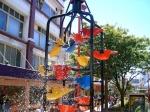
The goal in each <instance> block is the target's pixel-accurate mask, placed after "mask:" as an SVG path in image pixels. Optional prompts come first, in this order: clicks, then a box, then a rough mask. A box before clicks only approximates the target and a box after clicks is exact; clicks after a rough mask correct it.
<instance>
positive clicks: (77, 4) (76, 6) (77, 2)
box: [43, 0, 103, 112]
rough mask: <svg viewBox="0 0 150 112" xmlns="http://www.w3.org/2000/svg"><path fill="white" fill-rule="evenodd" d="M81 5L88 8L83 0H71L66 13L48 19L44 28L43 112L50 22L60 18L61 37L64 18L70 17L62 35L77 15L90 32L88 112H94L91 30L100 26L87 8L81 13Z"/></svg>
mask: <svg viewBox="0 0 150 112" xmlns="http://www.w3.org/2000/svg"><path fill="white" fill-rule="evenodd" d="M82 3H85V4H86V7H88V6H87V3H86V1H85V0H71V2H70V3H69V5H68V8H67V11H66V13H65V14H61V15H57V16H53V17H51V18H49V19H48V22H47V28H46V45H45V68H46V71H45V77H44V79H43V83H44V86H43V109H44V111H46V103H47V98H46V94H47V90H46V85H47V81H48V76H47V72H48V69H49V66H48V46H49V41H50V40H49V30H50V22H51V21H52V20H53V19H56V18H62V21H61V24H60V36H61V35H62V32H61V30H62V26H63V22H64V20H65V17H66V16H71V20H70V22H69V23H68V25H67V27H66V28H65V31H64V34H65V35H66V32H67V31H69V30H70V31H71V25H72V22H73V21H74V19H75V18H76V16H77V14H79V16H80V19H83V20H85V21H87V22H89V23H90V31H91V35H90V40H89V44H90V55H91V58H90V69H89V70H90V75H91V79H90V112H93V110H94V105H93V100H94V99H93V96H94V89H93V68H94V64H93V61H94V60H93V29H94V26H96V27H98V28H100V26H98V25H97V24H95V22H94V18H93V15H92V14H91V13H90V10H89V8H88V11H89V12H83V11H82V10H81V4H82ZM70 4H72V10H71V11H69V12H68V9H69V6H70ZM87 16H89V17H90V19H88V18H87ZM64 40H65V39H64ZM102 69H103V68H102Z"/></svg>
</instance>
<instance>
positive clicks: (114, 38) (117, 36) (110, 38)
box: [104, 25, 150, 107]
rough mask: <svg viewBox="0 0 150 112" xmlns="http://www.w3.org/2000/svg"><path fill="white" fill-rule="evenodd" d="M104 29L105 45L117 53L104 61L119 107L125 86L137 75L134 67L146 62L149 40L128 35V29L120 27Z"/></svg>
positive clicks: (122, 100) (127, 86) (124, 93)
mask: <svg viewBox="0 0 150 112" xmlns="http://www.w3.org/2000/svg"><path fill="white" fill-rule="evenodd" d="M104 29H105V32H106V33H105V34H106V35H105V47H106V48H107V49H111V50H116V51H118V53H119V54H118V55H117V56H114V57H112V58H110V60H108V61H107V62H106V73H107V74H111V75H112V81H113V84H114V85H115V86H116V87H117V89H118V91H119V93H120V97H121V107H124V96H125V95H126V91H127V88H129V86H130V82H131V81H132V79H134V78H135V77H136V76H137V75H138V74H134V70H135V69H134V68H139V67H142V66H143V62H144V63H147V62H148V61H147V60H148V56H149V53H148V52H147V50H146V48H147V47H148V45H149V43H150V40H149V39H148V38H140V37H135V36H134V35H129V34H128V30H126V29H123V28H120V27H115V26H110V25H106V26H104ZM128 73H130V77H129V78H127V74H128Z"/></svg>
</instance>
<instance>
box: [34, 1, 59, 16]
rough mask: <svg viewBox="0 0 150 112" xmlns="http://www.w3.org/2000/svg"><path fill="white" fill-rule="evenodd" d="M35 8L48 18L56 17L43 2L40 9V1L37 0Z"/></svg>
mask: <svg viewBox="0 0 150 112" xmlns="http://www.w3.org/2000/svg"><path fill="white" fill-rule="evenodd" d="M36 6H37V7H38V8H39V9H41V11H42V12H43V13H44V14H45V15H47V16H48V17H52V16H54V15H56V12H55V11H54V10H53V9H52V8H51V7H50V6H49V5H48V4H47V3H45V2H44V3H43V5H42V7H41V8H40V0H37V2H36Z"/></svg>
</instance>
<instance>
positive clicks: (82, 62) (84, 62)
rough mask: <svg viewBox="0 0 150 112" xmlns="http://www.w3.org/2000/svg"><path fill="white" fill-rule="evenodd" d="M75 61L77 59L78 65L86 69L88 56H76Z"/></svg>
mask: <svg viewBox="0 0 150 112" xmlns="http://www.w3.org/2000/svg"><path fill="white" fill-rule="evenodd" d="M76 59H77V61H78V63H79V65H81V66H83V67H86V66H87V65H88V63H89V59H90V57H88V56H78V57H77V58H76Z"/></svg>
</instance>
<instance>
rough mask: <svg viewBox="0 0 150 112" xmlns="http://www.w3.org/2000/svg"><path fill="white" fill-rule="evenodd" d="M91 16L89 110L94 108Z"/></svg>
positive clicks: (92, 21) (92, 24) (91, 27)
mask: <svg viewBox="0 0 150 112" xmlns="http://www.w3.org/2000/svg"><path fill="white" fill-rule="evenodd" d="M90 18H91V26H90V31H91V35H90V36H91V37H90V50H91V51H90V52H91V53H90V54H91V58H90V71H91V73H90V74H91V78H90V112H93V110H94V103H93V102H94V100H93V98H94V89H93V68H94V64H93V28H94V19H93V16H92V15H90Z"/></svg>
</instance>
